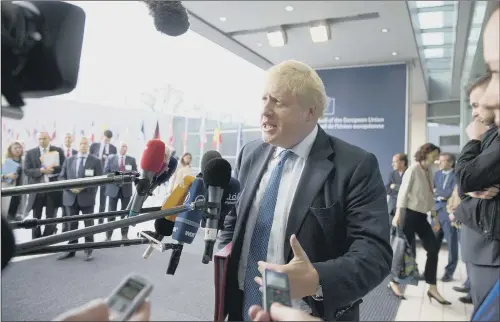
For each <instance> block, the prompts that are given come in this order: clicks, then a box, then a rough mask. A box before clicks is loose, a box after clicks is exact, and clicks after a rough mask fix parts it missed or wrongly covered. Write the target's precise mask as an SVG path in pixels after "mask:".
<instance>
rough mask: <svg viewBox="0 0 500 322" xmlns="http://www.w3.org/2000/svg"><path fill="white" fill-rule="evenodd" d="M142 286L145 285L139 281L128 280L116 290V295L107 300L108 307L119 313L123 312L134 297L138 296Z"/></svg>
mask: <svg viewBox="0 0 500 322" xmlns="http://www.w3.org/2000/svg"><path fill="white" fill-rule="evenodd" d="M144 286H145V285H144V284H142V283H140V282H139V281H136V280H133V279H129V280H128V281H127V283H125V284H124V285H123V287H122V288H120V289H119V290H118V292H117V293H116V295H115V296H113V297H112V298H110V299H109V303H108V305H109V306H110V307H111V308H112V309H114V310H116V311H118V312H120V313H122V312H124V311H125V310H126V309H127V307H128V306H129V305H130V303H131V302H132V301H133V300H134V299H135V297H136V296H137V295H139V293H140V292H141V291H142V289H143V288H144Z"/></svg>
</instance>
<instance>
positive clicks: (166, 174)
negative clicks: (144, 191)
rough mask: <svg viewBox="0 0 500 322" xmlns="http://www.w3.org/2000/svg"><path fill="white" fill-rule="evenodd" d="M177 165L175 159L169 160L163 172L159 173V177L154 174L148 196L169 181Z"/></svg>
mask: <svg viewBox="0 0 500 322" xmlns="http://www.w3.org/2000/svg"><path fill="white" fill-rule="evenodd" d="M177 164H178V162H177V160H176V159H175V158H170V160H169V161H168V165H166V167H165V168H164V169H163V171H161V172H160V174H159V175H158V173H157V174H155V176H154V178H153V183H152V184H151V188H150V189H149V194H150V195H151V194H152V193H153V191H154V190H155V189H156V188H158V186H161V185H162V184H164V183H165V182H167V181H168V180H170V178H171V177H172V175H173V174H174V172H175V170H176V169H177Z"/></svg>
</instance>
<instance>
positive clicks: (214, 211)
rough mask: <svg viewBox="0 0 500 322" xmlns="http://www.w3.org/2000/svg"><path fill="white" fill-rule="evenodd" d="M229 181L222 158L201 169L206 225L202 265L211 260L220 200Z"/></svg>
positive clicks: (227, 164) (228, 170)
mask: <svg viewBox="0 0 500 322" xmlns="http://www.w3.org/2000/svg"><path fill="white" fill-rule="evenodd" d="M230 181H231V164H229V162H228V161H227V160H224V159H222V158H216V159H213V160H211V161H209V162H208V163H207V165H206V167H205V169H203V182H204V183H205V186H206V187H207V201H208V203H207V210H206V214H207V224H206V227H205V251H204V253H203V259H202V262H203V263H205V264H206V263H208V262H210V261H211V260H212V256H213V251H214V245H215V241H216V240H217V232H218V228H219V215H220V211H221V200H222V195H223V194H224V189H226V188H227V187H228V185H229V182H230Z"/></svg>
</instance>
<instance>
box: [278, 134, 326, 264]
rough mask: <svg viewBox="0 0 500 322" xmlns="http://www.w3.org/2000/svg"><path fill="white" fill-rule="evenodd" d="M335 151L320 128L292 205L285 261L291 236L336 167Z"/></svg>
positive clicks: (287, 228)
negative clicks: (334, 160)
mask: <svg viewBox="0 0 500 322" xmlns="http://www.w3.org/2000/svg"><path fill="white" fill-rule="evenodd" d="M333 153H334V151H333V147H332V146H331V143H330V141H329V140H328V136H327V134H326V133H325V132H324V131H323V130H322V129H321V128H319V131H318V135H317V137H316V140H315V141H314V144H313V146H312V148H311V152H310V153H309V157H308V158H307V161H306V164H305V166H304V170H303V171H302V175H301V177H300V180H299V184H298V186H297V191H295V196H294V198H293V202H292V206H291V207H290V214H289V216H288V223H287V226H286V238H285V247H284V255H285V261H287V259H288V257H289V255H290V254H291V247H290V242H289V240H290V236H291V235H292V234H297V233H298V232H299V230H300V228H301V226H302V223H303V221H304V219H305V217H306V215H307V213H308V211H309V207H310V206H311V205H312V203H313V201H314V198H315V197H316V196H317V195H318V192H319V191H320V189H321V187H322V186H323V184H324V183H325V178H327V177H328V175H329V174H330V172H332V171H334V169H335V165H334V163H333V161H331V160H333V158H332V156H333Z"/></svg>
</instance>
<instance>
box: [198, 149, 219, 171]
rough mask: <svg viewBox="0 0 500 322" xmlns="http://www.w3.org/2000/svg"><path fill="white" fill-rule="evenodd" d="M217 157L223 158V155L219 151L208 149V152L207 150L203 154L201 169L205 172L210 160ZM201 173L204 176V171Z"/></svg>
mask: <svg viewBox="0 0 500 322" xmlns="http://www.w3.org/2000/svg"><path fill="white" fill-rule="evenodd" d="M215 158H222V155H221V154H220V152H219V151H215V150H208V151H207V152H205V154H203V157H201V171H202V172H203V170H204V169H205V168H206V167H207V164H208V162H210V161H212V160H213V159H215ZM201 175H202V176H203V174H202V173H201Z"/></svg>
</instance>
